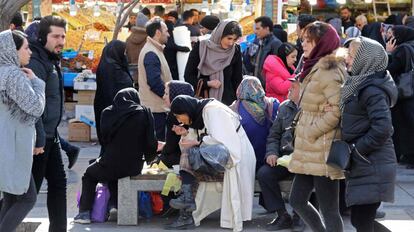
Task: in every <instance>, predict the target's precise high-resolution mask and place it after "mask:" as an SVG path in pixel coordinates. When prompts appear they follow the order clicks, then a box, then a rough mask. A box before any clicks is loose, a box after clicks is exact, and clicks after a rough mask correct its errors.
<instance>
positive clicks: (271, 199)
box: [256, 78, 304, 231]
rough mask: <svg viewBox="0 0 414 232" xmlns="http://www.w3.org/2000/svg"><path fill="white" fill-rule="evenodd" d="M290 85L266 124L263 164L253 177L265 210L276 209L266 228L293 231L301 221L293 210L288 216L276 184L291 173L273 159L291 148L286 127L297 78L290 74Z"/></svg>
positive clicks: (292, 110) (300, 227)
mask: <svg viewBox="0 0 414 232" xmlns="http://www.w3.org/2000/svg"><path fill="white" fill-rule="evenodd" d="M290 81H292V85H291V88H290V89H289V95H288V98H289V99H288V100H286V101H284V102H283V103H282V104H281V105H280V107H279V113H278V114H277V117H276V119H275V121H274V122H273V125H272V127H271V128H270V131H269V135H268V137H267V144H266V155H265V161H266V164H265V165H263V166H262V167H260V169H259V171H258V172H257V175H256V177H257V179H258V181H259V184H260V188H261V190H262V198H263V205H264V207H265V209H266V210H267V211H269V212H276V213H277V217H276V218H275V219H274V220H273V221H272V222H270V223H269V224H267V225H266V230H268V231H277V230H283V229H289V228H291V227H292V226H293V231H303V229H304V224H303V222H301V220H300V218H299V216H298V215H297V214H294V216H293V220H292V217H291V216H290V215H289V214H288V213H287V211H286V208H285V202H284V200H283V198H282V193H281V190H280V187H279V183H278V182H279V181H281V180H284V179H286V178H288V177H289V176H292V175H293V174H292V173H290V172H289V170H288V169H287V168H286V167H283V166H279V165H277V159H278V158H280V157H282V156H284V155H289V154H291V153H292V152H293V144H292V143H293V136H294V135H293V133H292V130H290V129H289V127H291V125H292V122H293V120H294V118H295V116H296V114H297V112H298V111H299V108H298V101H299V91H300V86H299V81H297V80H296V79H294V78H291V79H290Z"/></svg>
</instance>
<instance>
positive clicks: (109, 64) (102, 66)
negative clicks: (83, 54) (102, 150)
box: [96, 40, 132, 79]
mask: <svg viewBox="0 0 414 232" xmlns="http://www.w3.org/2000/svg"><path fill="white" fill-rule="evenodd" d="M125 50H126V43H124V42H122V41H119V40H112V41H111V42H109V44H108V45H106V46H105V48H104V49H103V52H102V57H101V60H100V61H99V65H98V70H97V72H96V75H97V76H98V77H99V76H108V75H111V74H115V72H116V71H117V70H122V71H125V72H126V73H128V75H129V76H130V77H131V74H130V73H129V70H128V60H127V57H126V55H125ZM131 79H132V77H131Z"/></svg>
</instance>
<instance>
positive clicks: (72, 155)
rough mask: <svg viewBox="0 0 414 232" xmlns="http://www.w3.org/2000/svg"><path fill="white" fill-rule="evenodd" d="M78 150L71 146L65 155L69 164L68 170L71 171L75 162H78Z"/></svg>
mask: <svg viewBox="0 0 414 232" xmlns="http://www.w3.org/2000/svg"><path fill="white" fill-rule="evenodd" d="M79 152H80V148H79V147H76V146H73V145H71V147H70V150H69V151H67V152H66V155H67V156H68V160H69V164H68V168H69V169H71V168H72V167H73V165H75V163H76V161H77V160H78V156H79Z"/></svg>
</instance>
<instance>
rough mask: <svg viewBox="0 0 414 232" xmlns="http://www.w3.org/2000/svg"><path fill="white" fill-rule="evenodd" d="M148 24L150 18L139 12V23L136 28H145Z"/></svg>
mask: <svg viewBox="0 0 414 232" xmlns="http://www.w3.org/2000/svg"><path fill="white" fill-rule="evenodd" d="M147 22H148V18H147V16H145V15H144V14H143V13H141V12H138V15H137V22H136V24H135V26H137V27H143V28H145V24H146V23H147Z"/></svg>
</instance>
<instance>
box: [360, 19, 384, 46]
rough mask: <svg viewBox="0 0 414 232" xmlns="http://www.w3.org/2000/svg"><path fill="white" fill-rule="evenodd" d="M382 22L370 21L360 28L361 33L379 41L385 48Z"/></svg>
mask: <svg viewBox="0 0 414 232" xmlns="http://www.w3.org/2000/svg"><path fill="white" fill-rule="evenodd" d="M381 30H382V23H380V22H375V23H370V24H368V25H365V26H364V28H362V31H361V35H362V36H364V37H367V38H370V39H373V40H375V41H377V42H378V43H380V44H381V45H382V46H383V47H384V48H385V41H384V38H383V37H382V33H381Z"/></svg>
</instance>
